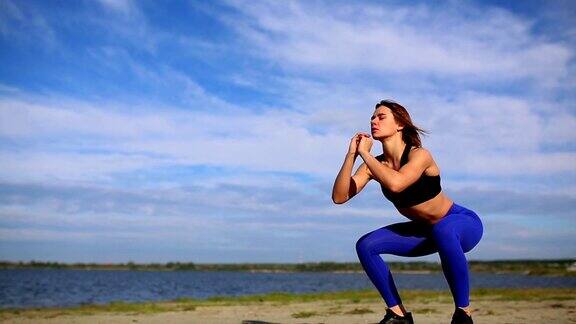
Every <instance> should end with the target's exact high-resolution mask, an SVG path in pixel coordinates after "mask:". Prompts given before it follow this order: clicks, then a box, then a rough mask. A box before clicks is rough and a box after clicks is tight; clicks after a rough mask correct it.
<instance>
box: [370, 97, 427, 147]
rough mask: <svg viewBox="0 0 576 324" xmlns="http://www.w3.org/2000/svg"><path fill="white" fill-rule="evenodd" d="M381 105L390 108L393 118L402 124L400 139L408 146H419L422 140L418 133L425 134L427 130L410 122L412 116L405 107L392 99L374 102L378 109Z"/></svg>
mask: <svg viewBox="0 0 576 324" xmlns="http://www.w3.org/2000/svg"><path fill="white" fill-rule="evenodd" d="M381 106H384V107H388V108H390V111H392V114H393V115H394V120H396V122H397V123H398V124H399V125H400V126H404V128H403V129H402V140H403V141H404V142H405V143H406V144H408V145H410V146H414V147H421V146H422V141H421V140H420V135H419V134H418V133H421V134H422V135H426V134H427V133H429V132H428V131H425V130H423V129H421V128H420V127H417V126H415V125H414V123H412V118H410V114H408V111H407V110H406V108H404V107H403V106H402V105H400V104H399V103H397V102H394V101H392V100H382V101H380V102H378V103H377V104H376V107H374V109H378V108H379V107H381Z"/></svg>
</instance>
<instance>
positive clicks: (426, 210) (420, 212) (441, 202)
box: [398, 191, 453, 225]
mask: <svg viewBox="0 0 576 324" xmlns="http://www.w3.org/2000/svg"><path fill="white" fill-rule="evenodd" d="M452 203H453V201H452V200H451V199H450V198H448V196H446V195H445V194H444V192H442V191H440V193H439V194H437V195H436V197H434V198H432V199H430V200H427V201H425V202H423V203H420V204H418V205H414V206H411V207H405V208H398V211H399V212H400V214H402V215H404V216H406V217H407V218H409V219H411V220H413V221H418V222H425V223H427V224H431V225H432V224H436V223H437V222H439V221H440V220H441V219H442V217H444V216H445V215H446V214H447V213H448V210H450V207H452Z"/></svg>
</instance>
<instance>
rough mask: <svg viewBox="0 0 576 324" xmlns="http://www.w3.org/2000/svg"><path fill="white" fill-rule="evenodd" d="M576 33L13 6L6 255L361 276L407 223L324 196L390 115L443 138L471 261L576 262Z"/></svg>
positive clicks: (443, 18) (422, 6)
mask: <svg viewBox="0 0 576 324" xmlns="http://www.w3.org/2000/svg"><path fill="white" fill-rule="evenodd" d="M575 15H576V5H575V4H574V2H572V1H510V2H504V1H446V2H444V1H413V2H408V1H365V2H360V1H350V2H346V1H301V2H299V1H221V2H217V1H129V0H122V1H121V0H101V1H11V0H0V48H1V49H2V50H0V165H2V167H1V168H0V201H1V204H0V259H3V260H13V261H17V260H22V261H27V260H47V261H61V262H127V261H135V262H168V261H189V262H198V263H205V262H222V263H229V262H304V261H357V257H356V254H355V249H354V247H355V243H356V240H357V239H358V238H359V237H360V236H361V235H363V234H364V233H366V232H369V231H371V230H374V229H376V228H379V227H382V226H385V225H387V224H390V223H393V222H399V221H405V220H406V219H405V218H403V217H402V216H400V214H399V213H398V212H397V211H396V210H395V209H394V208H393V205H392V204H391V203H390V202H388V201H387V200H386V199H385V198H384V197H383V195H382V194H381V192H380V189H379V186H378V184H376V183H370V184H369V185H368V186H367V187H366V189H364V191H363V192H362V193H361V195H359V196H357V197H355V198H354V199H353V200H351V201H350V202H349V203H347V204H345V205H334V204H333V203H332V201H331V198H330V195H331V190H332V184H333V181H334V178H335V176H336V174H337V173H338V171H339V169H340V166H341V164H342V161H343V158H344V155H345V153H346V150H347V145H348V143H349V139H350V137H351V136H352V135H353V134H354V133H356V132H357V131H368V130H369V118H370V116H371V114H372V109H373V107H374V103H375V102H377V101H379V100H381V99H384V98H391V99H394V100H396V101H398V102H400V103H402V104H403V105H405V106H406V107H407V108H408V110H409V112H410V114H411V116H412V119H413V120H414V122H415V123H416V125H418V126H420V127H422V128H424V129H426V130H428V131H429V132H430V135H429V136H425V137H423V138H422V140H423V144H424V147H426V148H427V149H429V150H430V151H431V153H432V155H433V157H434V159H435V160H436V162H437V163H438V164H439V166H440V169H441V174H442V186H443V190H444V191H445V193H446V194H447V195H448V196H449V197H450V198H452V199H453V200H454V201H456V202H457V203H458V204H461V205H464V206H466V207H468V208H470V209H473V210H474V211H476V212H477V213H478V214H479V215H480V216H481V218H482V220H483V222H484V226H485V232H484V237H483V240H482V241H481V243H480V244H479V245H478V246H477V247H476V248H475V249H474V250H473V251H471V252H470V253H468V258H469V259H475V260H490V259H520V258H566V257H571V258H573V257H576V253H575V252H576V248H575V247H576V226H575V225H576V217H575V216H576V215H575V208H576V145H575V143H576V141H575V139H576V131H575V130H576V105H575V104H574V103H575V102H576V101H575V99H576V91H575V90H576V77H575V76H576V65H575V62H576V56H575V54H576V46H575V45H576V23H575V22H574V20H573V19H571V18H573V17H574V16H575ZM373 152H374V153H375V154H379V153H380V152H381V147H378V146H377V145H375V148H374V150H373ZM359 163H360V160H359V161H357V164H356V165H357V166H358V165H359ZM386 258H387V259H389V260H404V261H409V260H410V261H412V260H413V261H416V260H428V261H437V260H438V256H437V255H432V256H427V257H421V258H416V259H406V258H399V257H386Z"/></svg>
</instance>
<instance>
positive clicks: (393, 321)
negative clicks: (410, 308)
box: [378, 308, 414, 324]
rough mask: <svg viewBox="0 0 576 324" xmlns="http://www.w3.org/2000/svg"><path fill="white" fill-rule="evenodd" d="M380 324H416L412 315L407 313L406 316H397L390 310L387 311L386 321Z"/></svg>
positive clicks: (383, 320)
mask: <svg viewBox="0 0 576 324" xmlns="http://www.w3.org/2000/svg"><path fill="white" fill-rule="evenodd" d="M378 324H414V320H413V319H412V313H410V312H407V313H406V314H404V316H400V315H396V313H394V312H393V311H392V310H391V309H390V308H387V309H386V315H384V319H382V320H381V321H380V323H378Z"/></svg>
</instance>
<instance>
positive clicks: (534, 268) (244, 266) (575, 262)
mask: <svg viewBox="0 0 576 324" xmlns="http://www.w3.org/2000/svg"><path fill="white" fill-rule="evenodd" d="M387 263H388V265H389V267H390V269H391V271H392V272H395V273H406V274H430V273H438V272H442V268H441V265H440V264H439V263H437V262H421V261H420V262H387ZM468 264H469V269H470V271H471V272H489V273H515V274H518V273H520V274H525V275H554V276H575V275H576V259H558V260H498V261H468ZM0 269H70V270H130V271H245V272H254V273H256V272H262V273H294V272H332V273H362V272H364V269H363V268H362V266H361V265H360V263H358V262H307V263H231V264H206V263H204V264H201V263H193V262H168V263H134V262H128V263H60V262H41V261H29V262H12V261H0Z"/></svg>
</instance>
